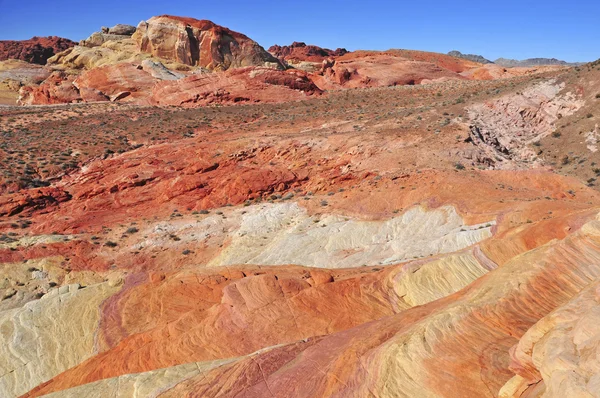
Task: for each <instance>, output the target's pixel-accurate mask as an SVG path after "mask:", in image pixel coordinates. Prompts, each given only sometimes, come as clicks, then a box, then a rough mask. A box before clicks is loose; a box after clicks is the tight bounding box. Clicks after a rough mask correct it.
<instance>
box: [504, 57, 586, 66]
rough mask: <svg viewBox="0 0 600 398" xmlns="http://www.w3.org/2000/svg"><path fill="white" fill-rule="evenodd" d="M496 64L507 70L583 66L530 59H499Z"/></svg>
mask: <svg viewBox="0 0 600 398" xmlns="http://www.w3.org/2000/svg"><path fill="white" fill-rule="evenodd" d="M494 63H495V64H497V65H500V66H504V67H507V68H512V67H515V66H524V67H529V66H543V65H563V66H576V65H581V63H569V62H566V61H561V60H560V59H556V58H529V59H524V60H521V61H519V60H516V59H506V58H498V59H497V60H495V61H494Z"/></svg>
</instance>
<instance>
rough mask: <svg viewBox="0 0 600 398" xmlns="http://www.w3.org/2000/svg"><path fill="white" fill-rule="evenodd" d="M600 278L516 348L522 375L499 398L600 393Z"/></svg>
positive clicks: (516, 365) (516, 363)
mask: <svg viewBox="0 0 600 398" xmlns="http://www.w3.org/2000/svg"><path fill="white" fill-rule="evenodd" d="M599 322H600V281H598V280H596V281H595V282H593V283H591V284H590V286H588V287H587V288H586V289H584V290H583V291H582V292H581V293H579V294H578V295H577V296H575V297H574V298H572V299H571V300H569V301H568V302H566V303H565V304H563V305H562V306H560V307H559V308H557V309H556V310H554V311H553V312H551V313H550V314H549V315H547V316H545V317H544V318H542V319H541V320H540V321H538V322H537V323H536V324H535V325H534V326H533V327H532V328H531V329H529V330H528V331H527V333H525V335H523V337H522V338H521V339H520V340H519V343H518V344H517V345H516V346H514V347H513V349H512V350H511V357H512V364H511V369H512V370H513V371H515V373H517V375H516V376H515V377H513V378H512V379H510V380H509V381H508V382H507V383H506V384H505V385H504V387H503V388H502V390H501V391H500V394H499V397H502V398H504V397H527V396H541V395H543V396H544V397H549V398H552V397H596V396H597V395H598V393H599V392H600V384H599V383H600V361H598V358H597V354H596V353H597V350H598V345H599V344H600V330H599V329H598V325H599V324H600V323H599Z"/></svg>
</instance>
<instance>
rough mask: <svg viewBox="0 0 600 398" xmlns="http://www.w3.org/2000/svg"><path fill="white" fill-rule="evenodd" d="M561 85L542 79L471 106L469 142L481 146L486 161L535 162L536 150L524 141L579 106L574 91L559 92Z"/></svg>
mask: <svg viewBox="0 0 600 398" xmlns="http://www.w3.org/2000/svg"><path fill="white" fill-rule="evenodd" d="M564 87H565V85H564V84H559V83H557V82H556V81H546V82H543V83H539V84H536V85H533V86H531V87H529V88H528V89H526V90H523V92H521V93H517V94H515V95H510V96H506V97H502V98H499V99H498V100H495V101H493V102H489V103H484V104H477V105H475V106H473V107H471V108H470V109H469V116H470V117H471V120H472V126H471V134H470V137H469V140H470V142H473V143H474V144H475V145H478V146H479V147H481V148H483V149H484V151H485V152H486V155H487V163H488V165H493V164H496V163H497V164H498V166H497V167H506V164H507V163H511V164H512V163H514V162H515V161H517V162H518V161H521V162H522V161H525V162H532V163H533V162H535V160H536V158H537V154H536V153H535V152H534V150H533V149H531V148H530V147H529V146H528V145H529V144H531V143H533V142H536V141H539V140H540V139H542V138H544V137H546V136H548V135H550V134H551V133H552V132H553V131H554V129H555V123H556V122H557V121H558V120H559V119H560V118H562V117H564V116H568V115H571V114H573V113H574V112H576V111H577V110H578V109H579V108H581V107H582V106H583V101H582V100H580V99H578V98H577V97H576V95H575V93H573V92H566V93H561V91H562V89H563V88H564Z"/></svg>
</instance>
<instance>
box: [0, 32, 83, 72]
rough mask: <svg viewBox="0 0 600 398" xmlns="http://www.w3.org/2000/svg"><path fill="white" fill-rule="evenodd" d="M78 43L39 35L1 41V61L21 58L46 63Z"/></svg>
mask: <svg viewBox="0 0 600 398" xmlns="http://www.w3.org/2000/svg"><path fill="white" fill-rule="evenodd" d="M76 44H77V43H75V42H74V41H71V40H69V39H65V38H62V37H57V36H48V37H37V36H34V37H32V38H31V39H29V40H20V41H17V40H4V41H0V61H4V60H6V59H20V60H22V61H26V62H30V63H33V64H40V65H45V64H46V61H47V60H48V58H50V57H52V56H54V54H57V53H59V52H61V51H64V50H66V49H68V48H71V47H73V46H75V45H76Z"/></svg>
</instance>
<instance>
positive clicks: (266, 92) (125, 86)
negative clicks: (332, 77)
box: [18, 59, 321, 107]
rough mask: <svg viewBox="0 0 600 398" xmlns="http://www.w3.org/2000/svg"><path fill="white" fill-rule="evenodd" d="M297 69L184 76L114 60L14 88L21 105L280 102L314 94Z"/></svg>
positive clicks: (155, 66) (150, 65)
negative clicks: (17, 90)
mask: <svg viewBox="0 0 600 398" xmlns="http://www.w3.org/2000/svg"><path fill="white" fill-rule="evenodd" d="M320 93H321V90H320V89H319V88H318V87H317V86H316V85H315V84H314V83H313V82H312V81H311V80H310V79H308V77H307V76H306V74H304V73H303V72H300V71H291V70H290V71H281V70H274V69H271V68H252V67H249V68H238V69H235V70H231V71H225V72H222V73H197V74H192V75H185V74H183V73H180V72H177V71H171V70H169V69H167V68H166V67H165V66H164V65H163V64H162V63H160V62H155V61H152V60H148V59H147V60H144V61H142V62H141V64H140V65H135V64H131V63H118V64H116V65H106V66H101V67H96V68H93V69H90V70H87V71H85V72H83V73H81V74H80V75H79V76H78V77H75V76H68V75H66V74H65V73H63V72H55V73H54V74H53V75H52V76H50V77H49V78H48V79H46V80H45V81H44V82H42V83H41V84H40V85H39V86H37V87H34V86H26V87H23V88H21V90H20V92H19V100H18V101H19V103H20V104H22V105H33V104H55V103H73V102H97V101H119V102H127V103H133V104H140V105H184V106H192V107H193V106H203V105H208V104H227V103H233V104H235V103H257V102H284V101H293V100H300V99H303V98H306V97H307V96H308V95H312V94H320Z"/></svg>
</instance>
